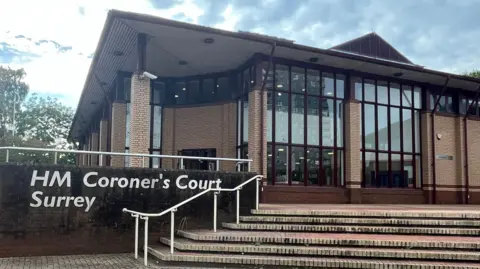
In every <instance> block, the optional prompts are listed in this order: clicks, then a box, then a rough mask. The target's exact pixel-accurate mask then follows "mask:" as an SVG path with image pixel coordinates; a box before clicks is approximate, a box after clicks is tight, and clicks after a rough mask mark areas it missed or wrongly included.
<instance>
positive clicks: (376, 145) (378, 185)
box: [375, 80, 380, 187]
mask: <svg viewBox="0 0 480 269" xmlns="http://www.w3.org/2000/svg"><path fill="white" fill-rule="evenodd" d="M377 84H378V82H377V80H375V103H376V104H378V87H377ZM375 149H376V152H375V185H376V186H377V187H380V180H379V178H378V175H379V172H378V169H379V167H380V166H379V160H378V156H379V154H378V150H379V148H378V105H375Z"/></svg>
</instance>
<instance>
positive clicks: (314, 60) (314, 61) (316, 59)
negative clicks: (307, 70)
mask: <svg viewBox="0 0 480 269" xmlns="http://www.w3.org/2000/svg"><path fill="white" fill-rule="evenodd" d="M308 61H309V62H311V63H316V62H318V57H311V58H310V59H308Z"/></svg>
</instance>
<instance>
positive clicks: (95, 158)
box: [90, 132, 98, 166]
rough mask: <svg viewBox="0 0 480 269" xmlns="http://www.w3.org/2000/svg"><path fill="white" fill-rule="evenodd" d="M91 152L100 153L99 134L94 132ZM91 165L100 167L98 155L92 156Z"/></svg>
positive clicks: (91, 139) (91, 138)
mask: <svg viewBox="0 0 480 269" xmlns="http://www.w3.org/2000/svg"><path fill="white" fill-rule="evenodd" d="M90 151H98V133H97V132H92V134H91V135H90ZM90 160H91V162H90V163H91V165H92V166H97V165H98V155H94V154H92V155H91V156H90Z"/></svg>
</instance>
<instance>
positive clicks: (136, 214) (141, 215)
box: [122, 175, 263, 266]
mask: <svg viewBox="0 0 480 269" xmlns="http://www.w3.org/2000/svg"><path fill="white" fill-rule="evenodd" d="M262 178H263V176H262V175H256V176H254V177H252V178H250V179H248V180H246V181H245V182H243V183H242V184H240V185H238V186H237V187H235V188H233V189H222V188H217V189H210V188H209V189H206V190H204V191H202V192H200V193H197V194H196V195H194V196H192V197H190V198H188V199H187V200H185V201H183V202H180V203H178V204H176V205H174V206H172V207H170V208H168V209H166V210H164V211H162V212H160V213H142V212H138V211H134V210H130V209H127V208H124V209H122V211H123V212H125V213H130V214H131V216H132V217H133V218H135V259H137V258H138V227H139V224H138V218H140V219H143V220H145V238H144V239H143V240H144V249H143V251H144V264H145V266H147V265H148V259H147V252H148V219H149V218H151V217H160V216H163V215H165V214H167V213H169V212H170V213H171V217H170V253H171V254H173V252H174V233H175V224H174V221H175V212H176V211H177V209H178V208H179V207H181V206H183V205H184V204H187V203H189V202H191V201H193V200H195V199H197V198H198V197H200V196H202V195H204V194H206V193H208V192H211V191H214V192H215V194H214V202H213V205H214V208H213V231H214V232H217V194H218V193H220V192H222V191H223V192H231V191H235V192H237V195H236V198H237V199H236V200H237V203H236V207H237V210H236V211H237V212H236V222H237V224H238V223H239V221H240V191H241V190H242V187H243V186H245V185H246V184H248V183H250V182H252V181H254V180H255V181H256V184H255V209H257V210H258V205H259V200H260V199H259V197H260V192H259V191H260V187H259V183H260V182H261V180H262Z"/></svg>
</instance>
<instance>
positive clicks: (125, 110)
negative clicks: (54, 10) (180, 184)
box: [70, 11, 480, 204]
mask: <svg viewBox="0 0 480 269" xmlns="http://www.w3.org/2000/svg"><path fill="white" fill-rule="evenodd" d="M145 71H146V72H148V73H150V74H154V75H155V77H156V79H152V78H154V77H152V76H149V75H148V74H146V73H145ZM479 85H480V80H478V79H474V78H470V77H465V76H462V75H456V74H448V73H444V72H440V71H435V70H430V69H426V68H424V67H422V66H419V65H417V64H414V63H412V62H411V61H410V60H409V59H407V58H406V57H405V56H403V55H402V54H401V53H400V52H398V51H397V50H396V49H395V48H393V47H392V46H391V45H390V44H388V43H387V42H386V41H385V40H384V39H382V38H381V37H380V36H378V35H376V34H375V33H371V34H368V35H365V36H362V37H359V38H357V39H354V40H351V41H349V42H346V43H344V44H340V45H338V46H335V47H333V48H330V49H319V48H314V47H308V46H303V45H299V44H296V43H295V42H293V41H290V40H286V39H280V38H275V37H270V36H265V35H259V34H253V33H249V32H228V31H223V30H217V29H212V28H208V27H202V26H198V25H192V24H187V23H181V22H176V21H171V20H166V19H162V18H157V17H153V16H148V15H142V14H135V13H129V12H121V11H110V13H109V15H108V18H107V21H106V24H105V27H104V29H103V32H102V35H101V38H100V42H99V44H98V47H97V50H96V52H95V55H94V58H93V62H92V65H91V67H90V70H89V73H88V76H87V78H86V83H85V86H84V89H83V92H82V95H81V99H80V103H79V105H78V109H77V112H76V116H75V119H74V122H73V124H72V128H71V132H70V137H71V139H72V140H74V141H77V142H79V145H80V148H81V149H85V150H92V151H97V150H100V151H112V152H130V153H146V154H168V155H189V156H216V157H229V158H235V157H238V158H249V159H252V160H253V164H252V169H253V171H255V172H257V173H261V174H264V175H265V176H266V180H265V182H264V187H263V191H262V200H263V201H264V202H267V203H458V204H463V203H471V204H473V203H475V204H479V203H480V165H478V160H479V159H480V153H479V152H480V136H478V135H477V134H478V133H479V131H480V121H478V119H480V111H479V108H478V105H477V97H478V92H479V90H480V88H479ZM467 112H468V113H467ZM101 158H102V159H101V160H100V159H99V158H98V157H93V156H83V157H82V158H79V160H78V162H79V164H80V165H99V164H100V163H101V164H102V165H111V166H132V167H139V166H142V165H144V164H143V163H142V160H141V159H140V158H133V157H132V158H124V157H112V158H107V157H104V156H102V157H101ZM145 165H148V166H149V167H151V168H160V167H161V168H174V169H175V168H178V167H179V163H178V162H177V161H173V160H168V159H163V160H159V159H155V158H153V159H150V160H148V163H147V164H145ZM215 165H216V164H215V163H212V164H210V163H206V162H203V163H202V162H198V161H185V163H184V166H185V168H187V169H211V168H212V167H215ZM244 169H246V167H245V166H243V165H235V164H225V165H223V164H222V166H221V170H231V171H234V170H244Z"/></svg>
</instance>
